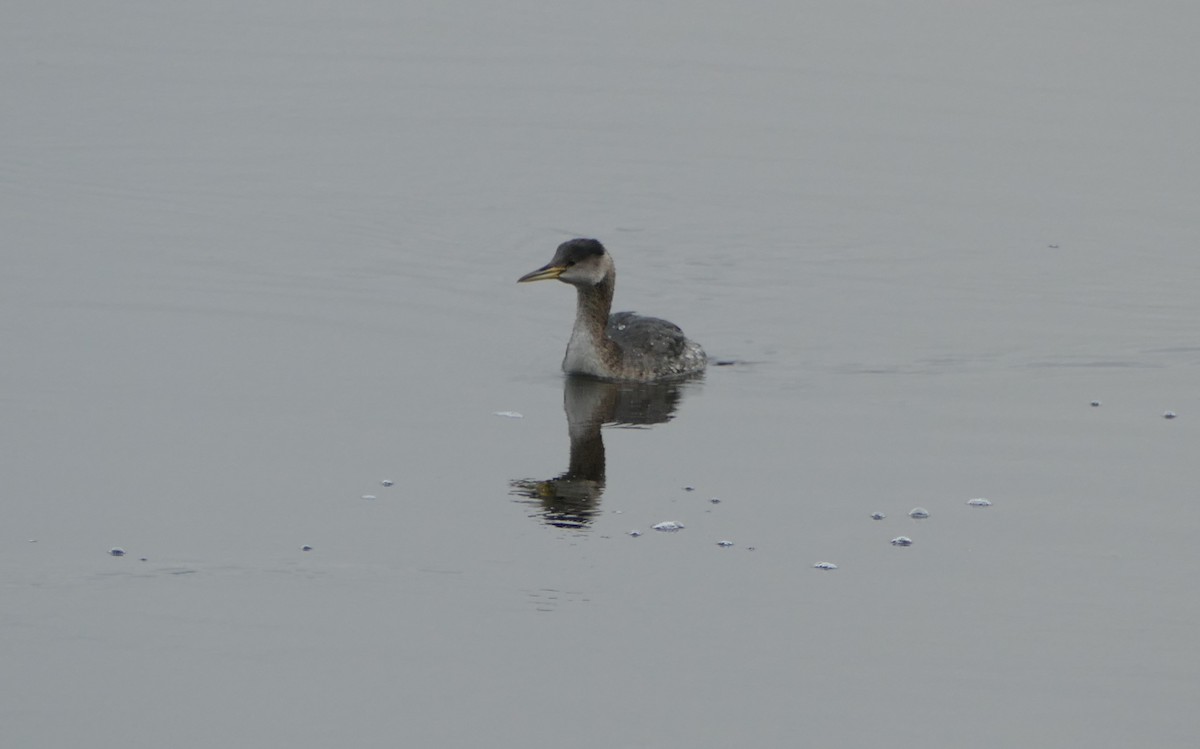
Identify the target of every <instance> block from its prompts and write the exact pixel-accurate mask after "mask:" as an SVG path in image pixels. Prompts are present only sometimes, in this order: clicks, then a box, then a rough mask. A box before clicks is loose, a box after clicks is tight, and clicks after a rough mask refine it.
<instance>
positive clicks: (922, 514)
mask: <svg viewBox="0 0 1200 749" xmlns="http://www.w3.org/2000/svg"><path fill="white" fill-rule="evenodd" d="M908 516H909V517H910V518H912V519H913V520H924V519H925V518H927V517H929V510H926V509H925V508H924V507H914V508H912V509H911V510H909V511H908Z"/></svg>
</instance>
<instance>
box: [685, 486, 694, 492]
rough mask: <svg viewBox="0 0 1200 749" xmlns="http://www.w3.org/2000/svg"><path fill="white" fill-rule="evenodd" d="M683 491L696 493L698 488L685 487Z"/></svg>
mask: <svg viewBox="0 0 1200 749" xmlns="http://www.w3.org/2000/svg"><path fill="white" fill-rule="evenodd" d="M683 490H684V491H685V492H694V491H696V487H694V486H685V487H683Z"/></svg>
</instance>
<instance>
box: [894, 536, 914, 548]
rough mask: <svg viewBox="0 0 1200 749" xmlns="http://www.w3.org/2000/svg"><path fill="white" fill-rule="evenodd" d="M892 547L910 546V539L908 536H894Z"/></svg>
mask: <svg viewBox="0 0 1200 749" xmlns="http://www.w3.org/2000/svg"><path fill="white" fill-rule="evenodd" d="M892 546H912V539H911V538H909V537H908V536H896V537H895V538H893V539H892Z"/></svg>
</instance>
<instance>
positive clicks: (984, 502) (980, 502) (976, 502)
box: [967, 497, 992, 507]
mask: <svg viewBox="0 0 1200 749" xmlns="http://www.w3.org/2000/svg"><path fill="white" fill-rule="evenodd" d="M967 504H969V505H971V506H972V507H991V506H992V500H990V499H984V498H983V497H976V498H975V499H968V500H967Z"/></svg>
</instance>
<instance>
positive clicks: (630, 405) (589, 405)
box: [511, 375, 702, 529]
mask: <svg viewBox="0 0 1200 749" xmlns="http://www.w3.org/2000/svg"><path fill="white" fill-rule="evenodd" d="M700 377H702V375H697V376H693V377H691V378H688V379H686V380H669V381H665V382H664V381H656V382H609V381H605V380H596V379H593V378H590V377H580V376H571V377H567V378H566V379H565V380H564V382H563V410H564V411H566V413H567V434H568V435H569V436H570V438H571V459H570V464H569V465H568V466H567V470H566V472H565V473H562V474H561V475H559V476H556V477H555V478H551V479H545V480H538V479H517V480H514V481H512V482H511V485H512V494H515V495H518V496H520V497H522V498H523V499H522V500H521V501H523V502H525V503H527V504H530V505H534V506H536V507H537V508H538V510H537V512H536V513H535V515H534V516H535V517H541V518H542V519H543V520H544V521H545V522H546V523H547V524H549V525H553V526H556V527H559V528H575V529H585V528H587V527H588V526H590V525H591V523H592V520H593V518H595V516H596V515H597V514H598V513H599V505H600V501H599V500H600V495H601V494H603V493H604V471H605V464H604V437H603V436H602V435H601V433H600V428H601V427H602V426H604V425H606V424H607V425H611V426H617V427H626V428H638V427H648V426H650V425H652V424H662V423H665V422H667V421H670V420H671V418H672V417H673V416H674V414H675V409H676V408H677V407H678V406H679V402H680V400H681V398H682V396H683V389H684V388H685V387H688V386H689V384H691V383H694V382H695V381H696V380H697V379H700Z"/></svg>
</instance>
